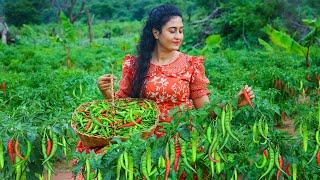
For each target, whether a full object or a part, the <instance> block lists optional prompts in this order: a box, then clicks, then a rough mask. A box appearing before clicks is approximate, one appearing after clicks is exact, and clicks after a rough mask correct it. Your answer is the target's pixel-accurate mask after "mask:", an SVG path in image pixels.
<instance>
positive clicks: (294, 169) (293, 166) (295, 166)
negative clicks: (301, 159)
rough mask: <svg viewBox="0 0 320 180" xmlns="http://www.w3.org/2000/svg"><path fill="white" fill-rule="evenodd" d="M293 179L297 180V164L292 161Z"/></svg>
mask: <svg viewBox="0 0 320 180" xmlns="http://www.w3.org/2000/svg"><path fill="white" fill-rule="evenodd" d="M292 180H297V164H296V163H292Z"/></svg>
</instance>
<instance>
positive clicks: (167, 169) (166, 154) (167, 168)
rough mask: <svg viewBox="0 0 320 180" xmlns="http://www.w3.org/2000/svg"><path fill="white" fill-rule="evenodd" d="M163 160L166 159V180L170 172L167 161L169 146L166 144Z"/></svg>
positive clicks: (168, 160) (168, 161)
mask: <svg viewBox="0 0 320 180" xmlns="http://www.w3.org/2000/svg"><path fill="white" fill-rule="evenodd" d="M165 151H166V152H165V158H166V174H165V180H168V177H169V172H170V159H169V145H168V143H167V145H166V150H165Z"/></svg>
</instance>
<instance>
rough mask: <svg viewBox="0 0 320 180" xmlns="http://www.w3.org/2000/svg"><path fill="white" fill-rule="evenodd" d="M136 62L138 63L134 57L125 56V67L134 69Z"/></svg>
mask: <svg viewBox="0 0 320 180" xmlns="http://www.w3.org/2000/svg"><path fill="white" fill-rule="evenodd" d="M135 61H136V57H135V56H134V55H131V54H126V55H125V56H124V60H123V66H124V67H127V68H130V67H133V65H134V63H135Z"/></svg>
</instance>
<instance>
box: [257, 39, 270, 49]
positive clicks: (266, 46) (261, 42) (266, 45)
mask: <svg viewBox="0 0 320 180" xmlns="http://www.w3.org/2000/svg"><path fill="white" fill-rule="evenodd" d="M258 41H259V44H260V45H261V46H263V47H264V48H265V49H266V50H267V51H269V52H273V48H272V47H271V45H270V44H269V43H267V42H266V41H264V40H263V39H260V38H258Z"/></svg>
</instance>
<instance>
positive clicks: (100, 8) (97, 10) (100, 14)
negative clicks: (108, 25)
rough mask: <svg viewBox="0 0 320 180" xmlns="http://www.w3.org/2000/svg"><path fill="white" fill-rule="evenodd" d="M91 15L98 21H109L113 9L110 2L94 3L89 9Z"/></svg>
mask: <svg viewBox="0 0 320 180" xmlns="http://www.w3.org/2000/svg"><path fill="white" fill-rule="evenodd" d="M89 9H90V11H91V13H92V14H94V15H95V17H96V18H98V19H103V20H109V19H111V18H112V16H113V14H114V11H115V10H114V8H113V7H112V5H110V2H109V1H108V2H96V3H93V4H91V5H90V7H89Z"/></svg>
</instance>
